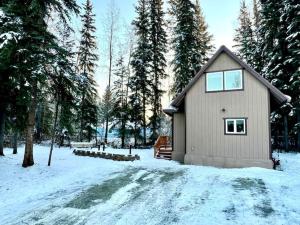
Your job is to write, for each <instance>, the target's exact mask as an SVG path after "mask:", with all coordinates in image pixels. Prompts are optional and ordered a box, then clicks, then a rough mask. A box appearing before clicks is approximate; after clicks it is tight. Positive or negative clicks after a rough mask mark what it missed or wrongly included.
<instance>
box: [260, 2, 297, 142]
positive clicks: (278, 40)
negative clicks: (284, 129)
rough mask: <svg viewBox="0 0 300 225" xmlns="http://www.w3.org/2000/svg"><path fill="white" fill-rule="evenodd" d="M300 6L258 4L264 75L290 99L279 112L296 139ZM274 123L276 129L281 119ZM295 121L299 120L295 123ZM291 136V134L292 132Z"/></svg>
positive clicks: (278, 117) (290, 3)
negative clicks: (287, 117) (287, 122)
mask: <svg viewBox="0 0 300 225" xmlns="http://www.w3.org/2000/svg"><path fill="white" fill-rule="evenodd" d="M299 7H300V6H299V3H298V1H275V0H265V1H262V2H261V22H260V29H259V31H260V36H261V37H264V38H262V39H261V40H260V41H261V43H260V45H261V46H262V55H263V57H264V58H265V64H264V68H263V75H264V76H265V77H266V78H267V79H268V80H269V81H271V82H272V84H273V85H274V86H276V87H277V88H278V89H279V90H281V91H282V92H283V93H285V94H287V95H289V96H291V102H290V104H286V105H285V106H283V107H282V109H281V110H279V111H278V112H277V113H279V114H281V115H282V114H287V113H288V112H289V111H290V109H291V110H292V113H290V114H289V115H290V116H289V119H288V120H289V128H290V130H294V131H295V133H294V134H296V135H297V134H298V144H299V142H300V136H299V119H300V117H298V119H297V116H296V115H297V112H298V110H297V109H299V96H300V88H299V79H300V73H299V33H300V26H299ZM276 118H277V119H275V121H274V123H275V126H278V125H279V124H281V123H282V122H280V120H278V119H280V116H276ZM297 120H298V121H297ZM291 134H292V133H291Z"/></svg>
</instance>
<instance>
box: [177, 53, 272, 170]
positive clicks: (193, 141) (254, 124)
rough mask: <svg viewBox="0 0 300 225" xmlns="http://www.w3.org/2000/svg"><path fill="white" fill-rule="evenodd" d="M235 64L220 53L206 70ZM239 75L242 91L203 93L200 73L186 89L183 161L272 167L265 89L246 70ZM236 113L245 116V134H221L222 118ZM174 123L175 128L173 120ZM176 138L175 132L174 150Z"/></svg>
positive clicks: (220, 165)
mask: <svg viewBox="0 0 300 225" xmlns="http://www.w3.org/2000/svg"><path fill="white" fill-rule="evenodd" d="M238 68H240V66H239V64H237V63H236V62H235V61H233V60H232V59H231V58H230V57H228V56H227V55H226V54H225V53H222V54H221V55H220V56H219V57H218V58H217V59H216V61H215V62H214V63H213V64H212V65H211V66H210V67H209V68H208V69H207V70H206V72H209V71H219V70H229V69H238ZM243 76H244V90H242V91H227V92H212V93H206V92H205V74H204V75H203V76H201V77H200V78H199V80H198V81H197V82H196V83H195V84H194V86H193V87H192V88H191V89H190V90H189V91H188V92H187V94H186V97H185V114H186V154H185V158H184V161H185V163H187V164H202V165H211V166H217V167H248V166H259V167H265V168H272V161H271V160H270V130H269V107H270V100H269V91H268V89H267V88H266V87H265V86H263V85H262V84H261V83H260V82H258V81H257V80H256V78H254V77H253V76H252V75H250V74H249V73H248V72H247V71H245V70H244V71H243ZM222 109H225V112H223V111H222ZM175 115H176V114H175ZM175 117H176V116H175ZM238 117H245V118H247V134H246V135H225V134H224V129H225V125H224V118H238ZM174 125H175V129H174V130H176V121H175V120H174ZM177 126H178V125H177ZM176 132H179V131H175V133H176ZM177 138H178V135H176V136H174V140H175V143H176V144H175V143H174V146H175V149H176V150H175V151H177V149H181V146H180V144H179V143H177V142H179V141H180V138H179V139H177ZM176 139H177V140H176ZM179 146H180V147H179Z"/></svg>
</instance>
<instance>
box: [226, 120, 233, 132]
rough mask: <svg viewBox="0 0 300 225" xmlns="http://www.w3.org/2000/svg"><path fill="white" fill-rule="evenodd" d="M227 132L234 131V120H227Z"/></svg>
mask: <svg viewBox="0 0 300 225" xmlns="http://www.w3.org/2000/svg"><path fill="white" fill-rule="evenodd" d="M227 132H234V121H233V120H227Z"/></svg>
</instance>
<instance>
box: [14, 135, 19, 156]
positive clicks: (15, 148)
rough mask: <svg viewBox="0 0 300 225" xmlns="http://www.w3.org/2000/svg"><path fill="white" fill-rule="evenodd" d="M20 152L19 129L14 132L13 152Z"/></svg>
mask: <svg viewBox="0 0 300 225" xmlns="http://www.w3.org/2000/svg"><path fill="white" fill-rule="evenodd" d="M17 153H18V131H15V132H14V137H13V154H17Z"/></svg>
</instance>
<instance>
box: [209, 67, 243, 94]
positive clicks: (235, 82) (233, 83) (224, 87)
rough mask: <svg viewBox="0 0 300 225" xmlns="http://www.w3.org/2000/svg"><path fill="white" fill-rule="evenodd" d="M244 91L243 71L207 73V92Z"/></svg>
mask: <svg viewBox="0 0 300 225" xmlns="http://www.w3.org/2000/svg"><path fill="white" fill-rule="evenodd" d="M234 90H243V73H242V70H226V71H218V72H209V73H206V91H207V92H216V91H234Z"/></svg>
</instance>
